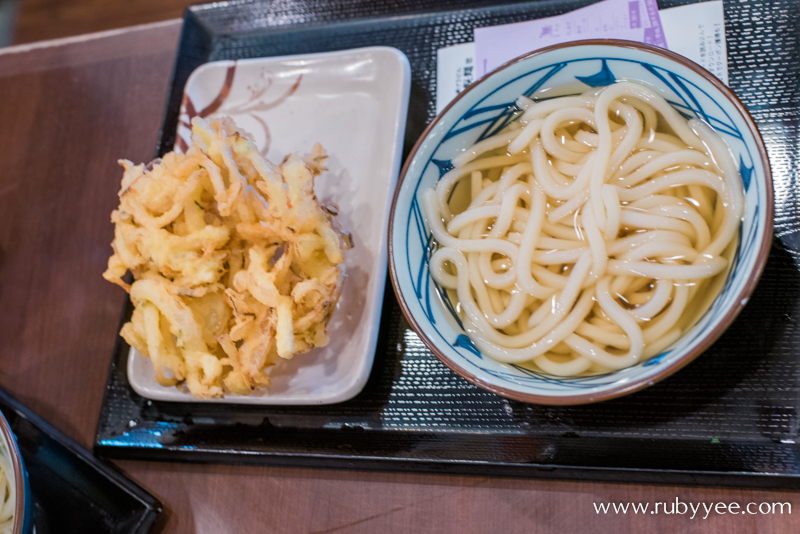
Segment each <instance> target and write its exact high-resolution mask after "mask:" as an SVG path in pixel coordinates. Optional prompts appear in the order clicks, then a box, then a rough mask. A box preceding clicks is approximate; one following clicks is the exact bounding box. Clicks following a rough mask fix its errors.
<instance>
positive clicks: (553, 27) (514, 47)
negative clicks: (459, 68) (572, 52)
mask: <svg viewBox="0 0 800 534" xmlns="http://www.w3.org/2000/svg"><path fill="white" fill-rule="evenodd" d="M599 38H614V39H626V40H629V41H639V42H640V43H648V44H653V45H656V46H661V47H663V48H666V47H667V41H665V40H664V32H663V30H662V28H661V19H660V18H659V16H658V5H657V4H656V0H603V1H602V2H598V3H596V4H592V5H590V6H586V7H583V8H581V9H576V10H575V11H570V12H569V13H564V14H563V15H558V16H556V17H550V18H546V19H539V20H529V21H527V22H517V23H515V24H504V25H502V26H489V27H486V28H475V63H476V66H477V75H478V77H480V76H483V75H484V74H486V73H487V72H491V71H493V70H494V69H496V68H497V67H499V66H500V65H502V64H503V63H506V62H507V61H510V60H512V59H514V58H515V57H517V56H521V55H522V54H527V53H528V52H530V51H532V50H538V49H539V48H543V47H545V46H550V45H554V44H559V43H565V42H567V41H574V40H576V39H599Z"/></svg>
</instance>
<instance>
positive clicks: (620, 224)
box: [424, 82, 744, 376]
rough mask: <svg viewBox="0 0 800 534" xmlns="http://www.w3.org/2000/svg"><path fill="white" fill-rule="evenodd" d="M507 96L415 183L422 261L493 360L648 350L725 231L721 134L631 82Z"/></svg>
mask: <svg viewBox="0 0 800 534" xmlns="http://www.w3.org/2000/svg"><path fill="white" fill-rule="evenodd" d="M517 106H518V107H519V108H520V109H521V110H523V111H522V115H521V117H519V120H517V121H515V122H514V123H512V125H511V126H510V127H509V128H506V129H505V130H504V131H502V132H500V133H499V134H497V135H494V136H492V137H490V138H487V139H485V140H483V141H480V142H479V143H477V144H476V145H474V146H473V147H472V148H471V149H470V150H467V151H466V152H463V153H462V154H460V155H459V156H458V157H456V158H455V159H454V160H453V165H454V167H455V168H454V169H452V170H451V171H449V172H447V173H446V174H445V175H444V176H443V177H442V179H441V180H440V181H439V182H438V184H437V185H436V188H435V189H431V190H428V191H426V192H425V193H424V215H425V219H426V224H427V225H428V227H429V228H430V230H431V231H432V233H433V237H434V238H435V240H436V247H437V248H436V250H435V251H434V252H433V254H432V256H431V258H430V272H431V275H432V276H433V278H434V280H435V281H436V282H437V283H438V284H439V285H440V286H442V287H443V288H445V289H446V290H447V291H449V292H450V294H452V295H453V296H454V297H455V298H457V301H458V304H457V309H458V313H459V314H460V316H461V320H462V323H463V326H464V329H465V331H466V332H467V334H468V335H469V337H470V339H471V340H472V341H473V343H474V344H475V345H476V346H477V348H478V349H479V350H480V351H481V353H482V354H484V355H487V356H490V357H491V358H494V359H496V360H499V361H501V362H507V363H516V364H524V365H531V364H533V365H534V366H535V367H538V368H539V369H541V370H542V371H544V372H546V373H550V374H553V375H560V376H570V375H578V374H595V373H603V372H609V371H612V370H618V369H623V368H625V367H629V366H631V365H634V364H636V363H638V362H641V361H644V360H645V359H647V358H651V357H652V356H654V355H656V354H658V353H660V352H662V351H663V350H664V349H665V348H667V347H668V346H670V345H671V344H672V343H674V342H675V341H676V340H677V339H678V338H679V337H680V336H681V334H682V333H683V332H685V331H686V329H687V328H688V327H689V326H691V324H692V323H693V322H694V321H696V320H697V319H698V318H699V315H700V314H702V312H703V310H704V309H705V307H707V305H708V303H710V300H709V299H710V298H713V295H715V294H716V293H715V292H716V291H718V288H719V286H720V285H721V283H720V281H721V279H722V278H723V277H724V274H725V272H726V270H727V269H726V267H727V264H728V260H727V259H726V255H728V256H729V255H730V251H731V250H732V249H733V247H734V246H735V239H734V238H735V236H736V234H737V231H738V228H739V224H740V222H741V217H742V212H743V209H744V197H743V189H742V185H741V177H740V175H739V172H738V169H737V167H736V164H735V162H734V160H733V158H732V156H731V154H730V151H729V149H728V147H727V146H726V145H725V143H724V142H723V141H722V139H721V138H720V137H719V135H718V134H717V133H716V132H714V131H713V130H712V129H711V128H710V127H709V126H708V125H706V124H705V123H703V122H701V121H700V120H697V119H692V120H689V121H687V120H686V119H684V118H683V117H682V116H681V115H680V114H679V113H678V112H677V111H676V110H675V109H674V108H672V106H670V105H669V104H668V103H667V102H666V101H665V100H664V99H663V98H662V97H660V96H659V95H658V94H656V93H655V92H654V91H653V90H652V89H650V88H648V87H645V86H643V85H639V84H636V83H631V82H618V83H615V84H612V85H610V86H608V87H606V88H604V89H602V90H600V91H596V92H590V93H586V94H584V95H581V96H568V97H560V98H554V99H550V100H544V101H540V102H534V101H532V100H530V99H528V98H525V97H520V99H519V100H518V102H517ZM459 204H461V206H459ZM715 286H716V287H715ZM711 293H713V295H712V296H711V297H709V294H711Z"/></svg>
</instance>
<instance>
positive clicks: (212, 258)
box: [103, 118, 347, 398]
mask: <svg viewBox="0 0 800 534" xmlns="http://www.w3.org/2000/svg"><path fill="white" fill-rule="evenodd" d="M192 142H193V146H192V148H190V149H189V151H188V152H187V153H186V154H178V153H172V152H171V153H169V154H166V155H165V156H164V158H163V159H162V160H160V161H158V160H157V161H155V162H153V163H151V165H148V166H147V167H146V166H144V165H134V164H133V163H132V162H130V161H127V160H120V164H121V165H122V166H123V168H124V174H123V178H122V184H121V188H120V193H119V198H120V204H119V207H118V209H117V210H115V211H114V212H113V213H112V217H111V219H112V222H113V223H114V225H115V232H114V242H113V243H112V247H113V249H114V254H113V255H112V256H111V258H109V262H108V269H107V270H106V272H105V273H103V277H104V278H105V279H106V280H108V281H110V282H112V283H115V284H117V285H119V286H120V287H122V288H124V289H125V290H126V291H128V292H129V293H130V294H131V300H132V302H133V304H134V306H135V310H134V313H133V316H132V318H131V321H130V322H129V323H126V324H125V325H124V326H123V328H122V331H121V335H122V336H123V337H124V338H125V340H126V341H127V342H128V343H129V344H130V345H132V346H134V347H136V349H137V350H138V351H139V352H140V353H141V354H143V355H145V356H147V357H149V358H150V360H151V362H152V364H153V366H154V368H155V371H156V380H157V381H158V382H159V383H160V384H162V385H165V386H170V385H180V384H185V385H186V386H187V387H188V389H189V391H190V393H191V394H192V395H193V396H194V397H197V398H214V397H220V396H223V395H224V394H225V392H229V393H234V394H238V395H246V394H249V393H250V392H251V391H252V390H253V389H254V388H258V387H268V386H269V383H270V379H269V374H268V371H269V368H270V366H272V365H273V364H274V363H275V362H276V361H277V360H278V359H279V358H291V357H293V356H294V354H296V353H302V352H306V351H308V350H310V349H311V348H313V347H314V346H322V345H324V344H326V343H327V342H328V333H327V330H326V326H327V324H328V321H329V320H330V317H331V314H332V313H333V310H334V308H335V306H336V302H337V301H338V298H339V295H340V294H341V288H342V281H343V279H344V266H343V264H344V260H345V249H346V248H347V247H346V246H345V245H346V240H345V239H344V238H343V234H342V233H341V232H340V231H339V229H338V228H337V227H336V225H335V224H334V223H333V214H334V213H336V210H335V209H325V208H323V207H322V206H321V205H320V203H319V202H318V200H317V198H316V196H315V195H314V181H315V178H316V177H317V176H318V175H319V174H320V173H321V172H322V171H324V170H325V167H324V164H325V161H326V159H327V155H326V153H325V150H324V149H323V148H322V147H321V146H320V145H318V144H317V145H315V146H314V148H313V149H312V151H311V154H308V155H305V156H297V155H289V156H287V157H286V158H285V159H284V161H283V162H282V164H281V165H280V166H276V165H273V164H271V163H269V162H268V161H266V160H265V159H264V158H263V157H262V156H261V154H260V153H259V152H258V150H257V149H256V147H255V144H254V143H253V140H252V138H251V137H250V136H249V135H248V134H246V133H244V132H242V131H241V130H239V129H237V128H236V127H235V125H234V124H233V122H232V121H231V120H230V119H222V120H203V119H197V118H196V119H194V120H193V122H192ZM151 166H152V170H150V167H151ZM127 271H130V272H132V273H133V276H134V279H135V281H134V283H133V284H132V285H128V284H127V283H125V282H124V281H123V279H122V278H123V276H124V275H125V273H126V272H127Z"/></svg>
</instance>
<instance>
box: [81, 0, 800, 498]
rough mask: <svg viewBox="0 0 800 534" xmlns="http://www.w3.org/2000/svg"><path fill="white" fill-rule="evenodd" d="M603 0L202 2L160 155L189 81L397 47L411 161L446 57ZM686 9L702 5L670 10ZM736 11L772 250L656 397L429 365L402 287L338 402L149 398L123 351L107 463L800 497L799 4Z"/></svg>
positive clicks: (117, 360)
mask: <svg viewBox="0 0 800 534" xmlns="http://www.w3.org/2000/svg"><path fill="white" fill-rule="evenodd" d="M589 3H591V2H587V1H585V0H583V1H579V0H572V1H555V0H552V1H538V2H525V3H506V4H500V5H489V6H487V5H486V3H485V1H484V2H474V1H472V2H461V3H460V4H458V10H457V11H448V9H452V7H449V8H448V7H446V6H445V5H443V3H437V2H431V1H423V0H417V1H410V2H390V1H387V0H380V1H376V2H371V1H367V0H358V1H355V2H352V3H348V4H341V3H338V2H336V1H335V0H311V1H308V2H302V3H283V2H277V1H276V2H272V3H252V2H235V1H234V2H221V3H215V4H209V5H206V6H195V7H192V8H190V9H189V10H188V11H187V12H186V16H185V24H184V29H183V34H182V37H181V42H180V49H179V53H178V58H177V63H176V66H175V74H174V80H173V85H172V90H171V93H170V95H169V101H168V106H167V111H166V115H165V118H164V124H163V131H162V137H161V143H160V148H159V153H160V154H161V153H164V152H166V151H168V150H170V148H171V147H172V146H173V144H174V141H175V137H174V132H175V130H176V124H177V120H178V113H179V107H180V101H181V95H182V91H183V86H184V84H185V82H186V79H187V78H188V76H189V74H190V73H191V72H192V70H193V69H195V68H196V67H197V66H199V65H201V64H202V63H205V62H207V61H213V60H221V59H237V58H248V57H260V56H277V55H285V54H298V53H310V52H320V51H328V50H339V49H345V48H355V47H362V46H372V45H386V46H394V47H396V48H399V49H400V50H402V51H403V52H405V54H406V55H407V56H408V59H409V61H410V63H411V71H412V87H411V102H410V106H409V114H408V123H407V128H406V140H405V141H406V143H405V154H407V153H408V151H409V149H410V148H411V146H412V145H413V143H414V141H415V140H416V139H417V137H418V136H419V135H420V134H421V132H422V130H423V129H424V127H425V126H426V124H427V123H428V122H429V121H430V120H431V119H432V118H433V116H434V107H435V104H434V103H435V94H436V51H437V50H438V49H439V48H442V47H445V46H449V45H452V44H457V43H461V42H466V41H471V40H472V31H473V29H474V28H475V27H477V26H486V25H495V24H503V23H509V22H517V21H522V20H528V19H533V18H540V17H546V16H551V15H556V14H560V13H563V12H566V11H569V10H572V9H576V8H578V7H582V6H583V5H586V4H589ZM681 3H687V2H674V1H665V2H659V5H660V6H661V7H662V8H664V7H672V6H674V5H678V4H681ZM725 17H726V37H727V40H728V53H729V70H730V86H731V88H732V89H733V90H734V91H735V92H736V94H737V95H738V96H739V97H740V98H741V99H742V101H743V102H744V103H745V104H746V105H747V106H748V108H749V109H750V111H751V113H752V114H753V116H754V118H755V120H756V122H757V123H758V126H759V128H760V129H761V132H762V134H763V136H764V139H765V141H766V144H767V148H768V150H769V156H770V158H771V164H772V170H773V176H774V179H775V191H776V210H775V241H774V244H773V247H772V251H771V253H770V258H769V261H768V263H767V267H766V271H765V272H764V275H763V277H762V279H761V282H760V283H759V285H758V287H757V288H756V291H755V293H754V294H753V296H752V298H751V300H750V302H749V304H748V305H747V306H746V307H745V309H744V311H743V313H742V314H741V315H740V316H739V318H738V319H737V320H736V322H735V323H734V324H733V326H732V327H731V328H730V329H729V330H728V331H727V333H726V334H724V335H723V336H722V338H721V339H720V340H719V341H718V342H717V343H716V344H714V346H713V347H712V348H711V349H709V350H708V351H707V352H706V353H705V354H704V355H703V356H701V357H700V358H698V359H697V360H695V361H694V362H693V363H691V364H690V365H688V366H687V367H686V368H684V369H683V370H681V371H680V372H678V373H677V374H675V375H673V376H672V377H670V378H668V379H666V380H664V381H663V382H661V383H659V384H657V385H655V386H654V387H651V388H649V389H646V390H644V391H642V392H639V393H636V394H634V395H630V396H627V397H624V398H621V399H617V400H613V401H608V402H604V403H600V404H595V405H589V406H571V407H545V406H536V405H529V404H525V403H521V402H516V401H511V400H507V399H504V398H502V397H498V396H496V395H494V394H491V393H488V392H486V391H483V390H481V389H479V388H477V387H475V386H473V385H471V384H469V383H468V382H466V381H465V380H463V379H461V378H459V377H458V376H456V375H455V374H453V373H452V372H451V371H449V370H448V369H447V368H446V367H445V366H444V365H443V364H441V363H440V362H439V361H438V360H437V359H436V358H435V357H434V356H432V355H431V353H430V352H429V351H428V350H427V349H426V348H425V347H424V346H423V344H422V343H421V342H420V340H419V338H418V337H417V335H416V334H415V333H414V332H413V330H411V329H410V327H409V325H408V323H407V322H406V321H405V319H404V317H403V315H402V313H401V312H400V308H399V306H398V304H397V301H396V300H395V297H394V293H393V292H392V289H391V285H389V286H387V290H386V298H385V302H384V307H383V318H382V321H381V330H380V335H379V340H378V348H377V353H376V356H375V366H374V368H373V370H372V374H371V376H370V378H369V381H368V383H367V385H366V388H365V389H364V391H363V392H362V393H361V394H359V395H358V396H357V397H355V398H354V399H352V400H351V401H348V402H345V403H341V404H337V405H332V406H304V407H286V406H273V407H262V406H259V407H256V406H232V405H210V404H173V403H163V402H156V401H149V400H146V399H143V398H141V397H139V396H138V395H136V394H135V393H134V392H133V391H132V390H131V388H130V386H129V385H128V381H127V378H126V371H125V369H126V364H127V354H128V346H127V345H126V344H125V343H124V342H123V341H122V340H120V341H119V343H118V345H117V348H116V353H115V356H114V359H113V362H112V366H111V370H110V373H109V379H108V385H107V391H106V396H105V400H104V403H103V408H102V411H101V413H100V420H99V423H98V427H97V436H96V440H95V451H96V452H97V453H98V454H100V455H103V456H106V457H114V458H134V459H162V460H184V461H203V462H230V463H253V464H271V465H292V466H319V467H336V468H359V469H387V470H404V471H429V472H447V473H470V474H480V475H509V476H535V477H551V478H582V479H595V480H606V481H612V480H613V481H638V482H662V483H683V484H689V483H694V484H719V485H738V486H754V487H772V488H800V446H799V445H798V444H797V443H796V442H797V441H798V439H800V437H799V436H798V428H799V427H800V414H799V413H798V411H799V410H800V347H798V343H799V342H800V331H799V330H798V326H799V325H800V323H799V322H798V319H800V204H798V186H797V184H796V175H797V165H798V151H799V150H800V146H799V144H798V118H799V117H800V95H799V94H798V80H800V49H798V31H800V27H799V26H798V22H800V21H799V20H798V19H799V18H800V1H772V2H770V1H759V2H755V1H753V2H746V1H743V2H733V1H730V2H728V1H726V2H725ZM128 306H129V305H128ZM129 313H130V308H128V309H127V311H126V315H127V314H129Z"/></svg>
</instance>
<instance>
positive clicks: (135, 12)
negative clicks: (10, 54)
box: [0, 0, 198, 44]
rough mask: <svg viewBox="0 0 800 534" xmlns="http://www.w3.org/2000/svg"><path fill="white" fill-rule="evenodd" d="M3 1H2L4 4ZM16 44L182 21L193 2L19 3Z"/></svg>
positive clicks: (65, 0) (101, 0)
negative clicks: (168, 21) (161, 22)
mask: <svg viewBox="0 0 800 534" xmlns="http://www.w3.org/2000/svg"><path fill="white" fill-rule="evenodd" d="M1 1H3V0H0V2H1ZM17 1H18V2H19V7H18V8H17V25H16V30H15V32H14V43H16V44H20V43H30V42H33V41H41V40H43V39H56V38H59V37H67V36H69V35H79V34H84V33H89V32H99V31H105V30H111V29H115V28H122V27H124V26H131V25H133V24H145V23H149V22H157V21H162V20H167V19H174V18H180V17H181V16H182V15H183V10H184V9H185V8H186V6H188V5H190V4H197V3H198V2H196V1H195V2H193V1H192V0H124V1H120V0H17Z"/></svg>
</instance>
